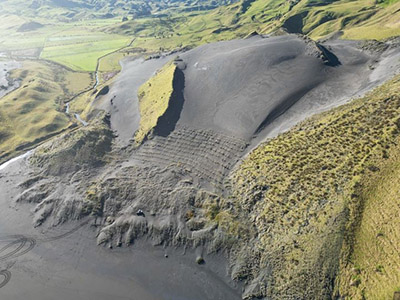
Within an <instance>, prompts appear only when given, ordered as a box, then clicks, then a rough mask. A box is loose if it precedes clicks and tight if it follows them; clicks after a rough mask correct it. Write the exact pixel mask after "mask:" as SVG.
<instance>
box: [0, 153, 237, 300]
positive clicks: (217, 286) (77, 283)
mask: <svg viewBox="0 0 400 300" xmlns="http://www.w3.org/2000/svg"><path fill="white" fill-rule="evenodd" d="M28 169H29V167H28V166H27V164H26V162H25V161H24V159H20V160H18V161H17V162H14V163H12V164H10V165H9V166H8V167H6V168H4V169H3V170H0V191H1V194H2V195H1V199H0V299H2V300H3V299H4V300H20V299H29V300H54V299H57V300H71V299H74V300H75V299H76V300H78V299H82V300H90V299H93V300H94V299H96V300H102V299H104V300H106V299H107V300H108V299H134V300H136V299H137V300H159V299H168V300H169V299H173V300H179V299H182V300H196V299H198V300H205V299H210V300H211V299H221V300H225V299H226V300H230V299H240V296H239V295H240V291H238V290H237V289H236V290H235V288H233V287H231V286H230V285H229V284H228V283H227V282H229V280H228V278H227V277H226V269H225V267H224V265H225V264H224V261H223V260H222V259H221V258H219V257H216V256H212V257H206V261H207V263H206V264H205V265H201V266H200V265H197V264H196V262H195V258H196V252H195V251H192V252H189V251H188V252H187V253H186V254H185V255H183V251H184V250H183V249H169V248H168V249H163V248H161V247H153V246H149V245H147V244H146V243H145V242H142V243H140V244H136V245H134V246H133V247H131V248H129V249H126V248H125V249H121V248H116V249H111V250H110V249H108V248H105V247H102V246H97V245H96V241H95V236H96V228H95V227H93V226H90V224H87V225H85V226H83V227H80V228H79V227H78V228H77V226H79V223H73V224H69V225H65V226H60V227H58V228H50V229H48V228H38V229H34V228H33V227H32V216H31V214H30V211H29V208H31V206H29V205H21V204H17V205H15V203H13V195H15V194H16V192H15V190H16V187H17V186H18V184H19V183H21V182H22V181H23V179H24V176H25V175H26V174H27V170H28ZM91 222H93V221H91ZM70 231H71V232H70ZM15 235H18V236H15ZM13 242H14V244H12V243H13ZM7 245H10V246H9V247H8V248H7ZM19 247H20V248H21V249H19V250H18V248H19ZM30 248H32V249H30ZM14 252H15V253H14ZM24 252H26V253H24ZM10 253H11V254H12V253H14V254H13V255H8V254H10ZM166 253H167V254H168V258H165V257H164V255H165V254H166ZM9 276H11V278H8V277H9ZM8 279H9V282H7V280H8ZM225 281H226V282H225ZM5 283H6V284H5ZM3 284H5V285H4V286H2V285H3Z"/></svg>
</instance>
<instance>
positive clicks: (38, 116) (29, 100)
mask: <svg viewBox="0 0 400 300" xmlns="http://www.w3.org/2000/svg"><path fill="white" fill-rule="evenodd" d="M11 76H12V77H13V78H16V79H19V80H21V87H20V88H18V89H16V90H15V91H13V92H11V93H9V94H8V95H6V96H4V97H3V98H2V99H1V101H0V132H1V134H0V160H4V159H7V157H9V156H10V155H13V153H15V152H18V151H20V150H23V149H25V148H29V147H31V146H33V145H34V144H37V143H39V142H40V141H42V140H43V139H46V137H49V136H52V135H54V134H55V133H57V132H60V131H61V130H63V129H66V128H67V127H68V126H69V125H71V120H70V118H69V117H68V116H67V115H66V114H65V113H64V110H65V108H64V101H65V100H68V98H69V97H72V96H73V95H75V94H76V93H78V92H79V91H80V90H83V89H85V88H87V85H89V84H90V83H91V78H90V76H89V74H86V73H75V72H71V71H69V70H67V69H64V68H62V67H60V66H54V65H51V64H49V63H46V62H38V61H25V62H24V63H23V66H22V68H20V69H16V70H13V71H12V74H11Z"/></svg>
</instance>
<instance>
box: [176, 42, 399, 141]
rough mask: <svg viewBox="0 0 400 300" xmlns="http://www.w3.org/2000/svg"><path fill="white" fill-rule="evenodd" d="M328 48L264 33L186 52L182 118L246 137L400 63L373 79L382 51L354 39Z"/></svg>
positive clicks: (325, 104)
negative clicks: (368, 50) (263, 34)
mask: <svg viewBox="0 0 400 300" xmlns="http://www.w3.org/2000/svg"><path fill="white" fill-rule="evenodd" d="M323 47H324V48H322V47H321V46H318V45H316V44H315V43H314V42H312V41H310V40H307V39H304V38H301V37H299V36H296V35H285V36H280V37H268V38H262V37H259V36H257V37H253V38H251V39H246V40H236V41H228V42H220V43H215V44H210V45H205V46H201V47H198V48H196V49H194V50H192V51H189V52H187V53H185V54H183V55H181V58H182V59H183V61H184V63H185V64H186V69H185V70H184V74H185V83H186V87H185V91H184V96H185V104H184V107H183V110H182V114H181V119H180V120H179V124H182V125H187V126H192V127H196V128H203V129H213V130H215V131H218V132H223V133H226V134H229V135H233V136H236V137H240V138H243V139H245V140H250V139H251V138H252V137H253V136H254V135H256V134H260V135H261V137H265V136H267V135H268V134H269V133H270V131H272V130H275V134H276V133H279V132H280V131H281V130H279V129H280V128H281V129H288V128H289V127H290V126H293V125H294V124H295V123H296V122H298V121H299V120H301V119H304V118H306V117H308V116H311V115H312V114H314V113H316V112H318V111H321V110H324V109H327V108H329V107H333V106H337V105H339V104H341V103H343V102H344V101H345V100H348V99H350V98H351V97H352V96H354V95H357V94H359V93H360V92H362V91H364V90H365V89H370V88H371V87H372V86H374V85H375V86H376V85H377V84H379V83H381V82H382V81H384V80H386V79H388V78H390V77H391V76H392V75H393V72H394V70H396V69H398V67H399V65H400V62H399V60H398V59H397V60H392V63H393V67H392V68H390V69H389V66H386V67H385V66H381V68H383V69H384V70H385V71H384V72H382V71H381V72H380V76H379V77H378V76H376V77H377V78H370V76H371V74H373V71H372V69H373V68H375V67H376V66H377V65H378V66H379V57H380V56H381V54H380V53H371V52H367V51H363V50H362V49H361V48H360V47H358V43H356V42H347V41H332V42H327V43H326V44H324V46H323ZM328 49H329V50H328ZM328 51H330V53H329V52H328ZM398 53H400V52H399V50H397V55H398ZM393 55H394V54H393V53H391V54H390V56H393ZM295 104H296V106H295V107H294V108H293V110H291V112H290V113H291V114H292V115H293V116H285V115H283V116H282V117H281V121H279V122H275V124H274V126H268V125H269V124H271V122H273V121H274V120H275V119H277V118H278V117H279V116H280V115H282V114H283V113H285V112H286V110H287V109H289V108H290V107H292V106H293V105H295ZM277 129H278V130H277Z"/></svg>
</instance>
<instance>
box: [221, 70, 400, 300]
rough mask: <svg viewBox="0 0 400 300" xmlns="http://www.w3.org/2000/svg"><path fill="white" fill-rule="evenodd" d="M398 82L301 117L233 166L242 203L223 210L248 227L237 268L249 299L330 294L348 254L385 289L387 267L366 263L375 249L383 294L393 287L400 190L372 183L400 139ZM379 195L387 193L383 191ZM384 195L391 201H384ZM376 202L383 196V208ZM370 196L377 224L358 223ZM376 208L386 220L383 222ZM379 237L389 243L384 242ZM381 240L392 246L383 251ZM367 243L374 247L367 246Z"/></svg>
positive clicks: (235, 200) (235, 197) (237, 200)
mask: <svg viewBox="0 0 400 300" xmlns="http://www.w3.org/2000/svg"><path fill="white" fill-rule="evenodd" d="M399 90H400V78H399V77H397V78H396V79H395V80H393V81H391V82H389V83H387V84H385V85H383V86H381V87H379V88H378V89H376V90H375V91H373V92H372V93H370V94H368V95H367V96H365V97H364V98H362V99H358V100H355V101H353V102H352V103H350V104H348V105H345V106H343V107H340V108H337V109H334V110H332V111H330V112H327V113H324V114H321V115H317V116H315V117H313V118H311V119H309V120H307V121H305V122H303V123H301V124H299V125H298V126H296V127H295V128H293V129H292V130H290V131H289V132H287V133H284V134H282V135H280V136H278V137H277V138H275V139H272V140H270V141H268V142H266V143H265V144H262V145H261V146H259V147H258V148H257V149H255V150H254V151H252V152H251V153H250V154H249V156H248V157H246V158H245V159H244V161H243V162H242V163H241V164H240V165H239V166H238V168H237V170H236V171H235V172H234V173H233V174H232V176H231V184H232V191H233V192H232V197H231V199H230V202H231V205H232V206H233V207H234V208H230V209H227V210H224V209H222V215H227V214H228V215H229V214H230V215H231V216H234V217H232V218H233V219H234V218H236V217H237V216H240V218H239V220H240V221H239V222H240V223H242V224H244V225H243V226H244V228H247V229H246V230H245V231H244V234H242V235H240V240H241V247H242V248H241V251H240V252H239V253H241V254H240V255H239V258H237V257H236V256H235V260H237V261H239V266H236V267H235V269H234V270H233V276H234V277H235V278H239V279H242V280H247V281H248V282H249V283H250V285H249V288H248V290H247V292H246V293H245V295H247V296H248V297H249V299H251V297H250V296H254V297H256V296H267V297H271V299H325V298H330V297H331V296H332V295H333V294H334V285H333V282H334V281H335V279H336V278H337V274H338V272H339V259H340V258H342V259H341V262H342V263H341V266H342V269H343V268H344V267H343V266H346V265H347V264H348V262H349V261H351V259H355V260H356V262H358V263H359V264H361V261H363V263H364V264H363V266H361V268H362V270H364V271H365V273H363V277H364V278H366V279H364V280H365V282H364V283H363V286H368V291H369V292H370V293H376V294H375V295H377V293H378V291H374V288H375V287H377V286H378V285H379V282H380V281H379V280H378V279H379V276H381V274H380V272H377V271H376V270H375V269H372V268H371V267H365V266H366V265H365V263H366V262H367V261H368V259H369V258H372V257H373V255H375V254H377V255H378V257H377V258H376V259H375V261H374V260H369V263H371V264H372V265H373V266H374V268H377V267H379V265H382V266H383V267H382V268H385V267H386V268H387V270H386V271H382V273H383V272H388V275H387V278H386V281H385V282H386V283H385V284H382V285H381V287H380V288H379V289H380V291H379V293H380V295H385V293H386V295H389V294H391V293H392V292H393V289H394V288H395V287H396V285H397V284H398V280H397V279H396V278H398V275H397V274H398V272H399V270H398V268H397V262H395V260H396V255H397V254H396V253H398V252H396V251H395V249H398V248H396V247H397V246H396V245H398V244H399V242H400V241H399V240H398V239H397V238H396V239H394V238H395V237H396V234H397V233H396V232H397V228H396V221H393V220H392V221H391V222H390V221H389V220H390V219H391V217H390V216H392V215H393V214H396V210H394V211H393V212H390V211H389V210H390V207H393V206H395V207H397V206H398V205H399V203H398V198H397V197H396V196H395V194H393V192H390V193H388V194H385V193H384V188H385V186H383V187H379V188H377V187H378V183H379V182H376V181H375V182H373V183H372V184H371V181H370V180H369V178H371V176H370V175H371V174H374V172H377V170H379V169H378V168H379V167H378V166H377V165H376V162H377V161H379V162H380V164H390V163H389V161H388V158H389V157H390V154H389V153H390V152H391V151H392V149H395V147H397V141H398V137H399V128H400V123H399V115H400V95H399ZM387 176H388V177H386V178H391V181H392V183H390V181H388V182H387V186H386V187H387V188H389V187H391V185H393V184H397V182H396V181H395V180H394V179H393V178H392V176H393V174H391V173H390V172H388V173H387ZM384 178H385V177H384ZM361 191H363V192H361ZM364 193H365V194H364ZM376 193H380V195H381V196H380V197H383V198H381V199H379V198H378V199H376V198H375V195H376ZM362 195H368V197H367V198H366V199H365V197H363V196H362ZM386 198H387V199H388V200H389V199H390V201H389V202H387V203H385V204H383V203H382V202H384V201H385V199H386ZM369 199H370V200H369ZM369 201H378V203H381V204H380V206H378V208H379V210H378V212H376V211H374V208H376V206H375V204H374V202H369ZM364 203H365V205H366V206H365V207H366V210H365V216H368V218H369V221H365V220H366V219H364V218H363V222H364V221H365V222H367V223H369V225H368V226H364V225H363V223H361V227H360V228H361V229H360V231H356V228H358V226H359V224H360V223H359V222H360V218H361V215H362V208H363V206H364ZM228 207H229V206H228ZM369 207H370V208H369ZM385 209H386V210H385ZM376 214H378V215H379V214H381V215H384V218H383V219H378V220H376ZM372 220H374V221H372ZM385 221H386V222H387V225H386V227H385V226H383V227H382V228H380V229H374V230H383V231H385V232H383V238H382V237H376V238H375V240H374V239H372V240H371V235H374V234H377V233H375V232H374V230H372V232H371V226H374V225H378V224H376V222H379V223H382V225H383V224H385ZM374 222H375V223H374ZM224 224H225V226H226V222H225V223H224ZM228 224H229V222H228ZM232 226H234V227H235V226H236V225H234V224H233V225H232ZM228 228H229V225H228ZM235 230H236V229H235V228H232V229H231V231H232V232H235ZM364 231H367V233H364ZM359 232H361V233H359ZM366 234H367V235H368V234H369V236H368V237H365V235H366ZM381 238H382V239H385V242H384V243H385V244H380V243H378V239H381ZM365 241H370V242H372V244H369V245H365V244H363V243H365ZM379 241H380V240H379ZM374 243H375V244H374ZM376 243H378V245H376ZM382 245H384V247H383V248H384V249H383V248H381V249H380V250H377V247H378V248H379V247H380V246H382ZM369 246H371V249H370V251H366V252H364V250H363V249H365V248H367V247H369ZM374 247H375V248H374ZM353 249H354V252H353ZM386 251H388V252H386ZM390 253H391V254H390ZM388 254H390V256H387V255H388ZM364 255H366V256H367V257H365V256H364ZM352 257H353V258H352ZM240 261H242V265H240ZM378 261H381V262H378ZM356 262H355V263H356ZM363 268H364V269H363ZM379 268H381V267H379ZM396 268H397V269H396ZM346 274H347V273H346ZM392 279H395V280H393V281H392ZM374 284H375V285H374ZM369 285H370V286H369ZM360 287H361V286H360ZM342 290H346V289H344V288H343V289H342ZM346 291H347V290H346ZM355 299H361V298H355ZM368 299H384V298H380V296H379V297H378V296H376V297H375V296H373V297H371V298H368Z"/></svg>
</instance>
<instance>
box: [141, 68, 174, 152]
mask: <svg viewBox="0 0 400 300" xmlns="http://www.w3.org/2000/svg"><path fill="white" fill-rule="evenodd" d="M175 71H176V66H175V65H174V64H172V63H168V64H166V65H165V66H164V67H163V68H162V69H160V70H159V71H158V72H157V74H156V75H154V76H153V77H152V78H150V79H149V80H148V81H147V82H145V83H144V84H143V85H142V86H141V87H140V88H139V91H138V98H139V111H140V125H139V129H138V131H137V132H136V133H135V141H136V142H137V143H139V144H140V143H141V142H142V141H143V140H144V139H145V138H146V136H147V135H148V134H149V133H151V131H152V130H153V129H154V127H155V126H156V125H157V122H158V120H159V118H160V117H161V116H163V115H164V113H165V112H166V111H167V109H168V106H169V105H170V100H171V96H172V93H173V81H174V74H175Z"/></svg>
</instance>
